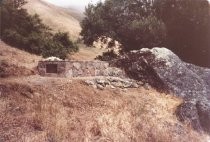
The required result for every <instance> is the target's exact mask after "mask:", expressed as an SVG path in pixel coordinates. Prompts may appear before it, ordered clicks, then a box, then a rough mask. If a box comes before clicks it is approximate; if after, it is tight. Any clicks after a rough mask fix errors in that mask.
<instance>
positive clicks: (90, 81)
mask: <svg viewBox="0 0 210 142" xmlns="http://www.w3.org/2000/svg"><path fill="white" fill-rule="evenodd" d="M85 83H86V84H87V85H89V86H91V85H94V84H95V82H94V81H93V80H86V81H85Z"/></svg>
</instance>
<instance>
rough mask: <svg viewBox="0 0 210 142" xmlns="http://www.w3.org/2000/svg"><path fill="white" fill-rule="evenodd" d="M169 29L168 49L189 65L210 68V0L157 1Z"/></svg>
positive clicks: (155, 4) (158, 13)
mask: <svg viewBox="0 0 210 142" xmlns="http://www.w3.org/2000/svg"><path fill="white" fill-rule="evenodd" d="M154 7H155V10H156V15H157V17H158V18H159V19H161V20H163V21H164V23H165V25H166V28H167V44H166V46H167V47H168V48H170V49H171V50H172V51H174V52H175V53H176V54H177V55H179V56H180V57H181V58H182V59H184V60H185V61H187V62H191V63H195V64H198V65H203V66H210V40H209V39H210V6H209V2H208V1H207V0H155V3H154Z"/></svg>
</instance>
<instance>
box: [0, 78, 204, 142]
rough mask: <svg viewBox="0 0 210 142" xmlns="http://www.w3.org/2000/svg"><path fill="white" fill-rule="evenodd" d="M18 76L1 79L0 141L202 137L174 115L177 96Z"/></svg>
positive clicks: (161, 141) (193, 141)
mask: <svg viewBox="0 0 210 142" xmlns="http://www.w3.org/2000/svg"><path fill="white" fill-rule="evenodd" d="M19 82H20V78H16V79H11V80H10V79H4V80H2V82H1V83H0V86H1V87H0V88H1V89H0V90H1V91H2V93H1V97H0V104H1V107H0V114H1V115H0V125H1V127H0V141H1V140H3V141H9V142H12V141H14V142H15V141H24V142H45V141H46V142H47V141H50V142H57V141H59V142H69V141H71V142H72V141H75V142H79V141H86V142H91V141H92V142H95V141H100V142H129V141H130V142H131V141H132V142H135V141H136V142H139V141H140V142H178V141H180V142H189V141H190V142H199V141H200V142H202V141H204V137H203V135H202V134H199V133H197V132H195V131H193V130H192V129H191V128H190V127H189V126H186V125H183V124H181V123H180V122H178V121H177V119H176V117H175V115H174V112H175V109H176V107H177V106H178V105H179V104H180V103H181V100H179V99H177V98H174V97H171V96H169V95H166V94H161V93H158V92H156V91H155V90H152V89H151V90H145V89H144V88H139V89H129V90H127V91H123V90H120V89H114V90H109V89H108V90H104V91H101V90H94V89H93V88H91V87H88V86H86V85H84V83H82V82H81V81H77V80H74V81H73V82H72V81H70V80H68V79H57V78H55V79H54V78H42V77H38V76H31V77H27V78H21V84H20V83H19ZM2 126H3V127H2Z"/></svg>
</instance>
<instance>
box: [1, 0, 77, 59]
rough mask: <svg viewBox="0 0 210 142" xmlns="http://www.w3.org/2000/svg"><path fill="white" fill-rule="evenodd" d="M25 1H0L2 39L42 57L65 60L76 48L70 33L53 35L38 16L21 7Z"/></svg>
mask: <svg viewBox="0 0 210 142" xmlns="http://www.w3.org/2000/svg"><path fill="white" fill-rule="evenodd" d="M25 3H26V1H25V0H3V1H1V3H0V17H1V18H0V23H1V25H0V26H1V27H0V29H1V36H0V38H1V39H2V40H3V41H5V42H6V43H8V44H10V45H12V46H14V47H17V48H19V49H23V50H26V51H28V52H30V53H34V54H38V55H42V56H43V57H49V56H56V57H59V58H62V59H65V58H66V57H67V55H68V53H69V52H74V51H77V50H78V48H77V46H76V45H75V44H74V43H73V42H72V41H71V40H70V38H69V35H68V33H62V32H58V33H55V34H53V33H52V32H51V29H50V28H49V27H48V26H46V25H44V24H43V23H42V21H41V19H40V18H39V15H37V14H35V15H29V14H28V13H27V11H26V10H25V9H23V8H22V6H23V5H24V4H25Z"/></svg>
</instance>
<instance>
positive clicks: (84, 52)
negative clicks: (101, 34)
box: [69, 44, 107, 61]
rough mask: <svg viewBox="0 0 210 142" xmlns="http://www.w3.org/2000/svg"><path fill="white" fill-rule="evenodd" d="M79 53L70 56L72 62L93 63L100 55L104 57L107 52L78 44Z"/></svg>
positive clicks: (103, 49) (104, 49)
mask: <svg viewBox="0 0 210 142" xmlns="http://www.w3.org/2000/svg"><path fill="white" fill-rule="evenodd" d="M78 46H79V51H78V52H77V53H74V54H73V55H69V59H71V60H82V61H91V60H94V59H95V58H96V57H97V56H98V55H102V54H103V52H106V51H107V49H106V48H99V47H97V48H96V47H86V46H85V45H84V44H78Z"/></svg>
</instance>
